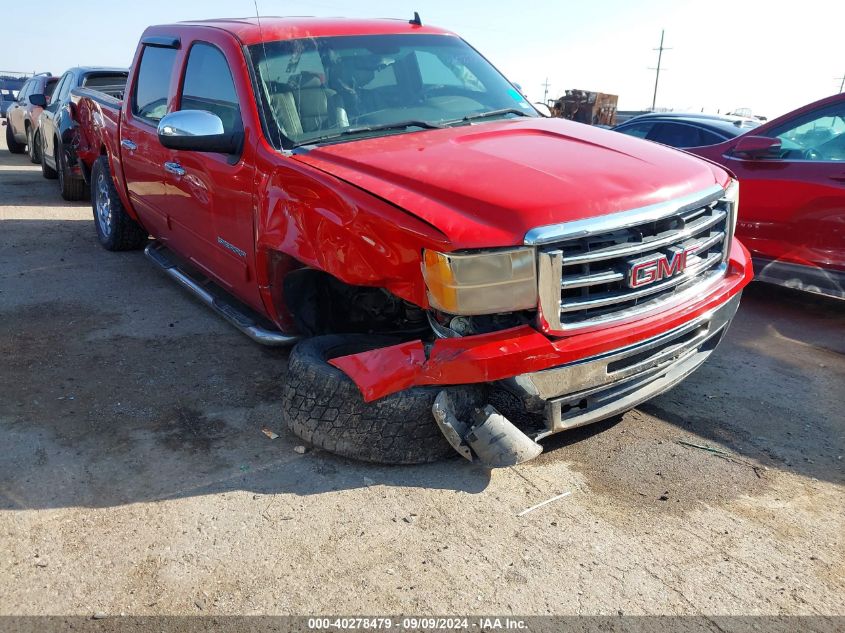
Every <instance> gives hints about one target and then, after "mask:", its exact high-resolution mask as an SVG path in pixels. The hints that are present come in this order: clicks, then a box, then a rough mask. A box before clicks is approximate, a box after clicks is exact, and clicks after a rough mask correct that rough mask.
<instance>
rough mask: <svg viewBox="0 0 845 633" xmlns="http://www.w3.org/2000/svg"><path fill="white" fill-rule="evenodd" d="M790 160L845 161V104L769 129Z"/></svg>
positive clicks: (769, 134) (770, 134)
mask: <svg viewBox="0 0 845 633" xmlns="http://www.w3.org/2000/svg"><path fill="white" fill-rule="evenodd" d="M766 136H776V137H777V138H779V139H780V141H781V145H782V147H783V149H784V150H785V155H784V157H785V158H788V159H790V160H814V161H819V160H822V161H828V160H836V161H840V160H845V104H842V103H840V104H836V105H834V106H830V107H828V108H825V109H823V110H820V111H817V112H812V113H810V114H806V115H804V116H802V117H800V118H798V119H794V120H792V121H790V122H789V123H785V124H784V125H782V126H780V127H779V128H776V129H774V130H771V131H770V132H769V133H768V134H767V135H766Z"/></svg>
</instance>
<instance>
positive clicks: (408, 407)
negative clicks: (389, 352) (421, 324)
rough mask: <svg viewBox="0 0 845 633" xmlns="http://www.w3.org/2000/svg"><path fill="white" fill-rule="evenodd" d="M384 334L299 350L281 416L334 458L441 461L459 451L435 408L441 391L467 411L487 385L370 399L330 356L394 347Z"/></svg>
mask: <svg viewBox="0 0 845 633" xmlns="http://www.w3.org/2000/svg"><path fill="white" fill-rule="evenodd" d="M395 343H396V341H395V340H392V339H389V338H386V337H379V336H366V335H329V336H318V337H315V338H310V339H306V340H304V341H302V342H301V343H299V344H297V345H296V347H294V348H293V351H292V352H291V354H290V358H289V361H288V374H287V380H286V381H285V385H284V389H283V395H282V406H283V409H282V417H283V420H284V422H285V424H286V426H287V427H288V429H290V430H291V431H292V432H293V433H294V434H295V435H297V436H298V437H300V438H302V439H303V440H305V441H306V442H309V443H311V444H313V445H315V446H318V447H320V448H323V449H325V450H327V451H330V452H332V453H336V454H338V455H342V456H344V457H351V458H353V459H360V460H362V461H367V462H376V463H380V464H420V463H427V462H434V461H437V460H440V459H443V458H444V457H447V456H449V455H454V454H455V451H454V449H452V447H451V446H450V445H449V443H448V442H447V441H446V438H445V437H443V434H442V433H441V432H440V429H439V427H438V426H437V423H436V422H435V420H434V416H433V415H432V412H431V407H432V405H433V404H434V399H435V398H436V397H437V394H438V393H440V391H441V390H443V389H447V390H449V391H450V394H451V395H452V401H453V402H455V403H456V404H457V405H458V407H459V408H460V409H463V411H464V412H468V411H469V410H470V409H471V408H472V406H474V405H481V404H483V396H484V387H483V386H480V385H464V386H458V387H440V386H436V387H428V386H426V387H411V388H410V389H405V390H404V391H400V392H398V393H394V394H391V395H389V396H385V397H384V398H380V399H379V400H376V401H374V402H364V399H363V397H362V395H361V392H360V391H359V389H358V387H357V385H355V383H354V382H352V380H351V379H350V378H349V377H348V376H347V375H346V374H345V373H344V372H342V371H341V370H339V369H337V368H336V367H333V366H332V365H329V363H328V362H327V361H328V360H329V359H331V358H337V357H339V356H345V355H347V354H354V353H357V352H361V351H365V350H368V349H376V348H379V347H384V346H387V345H391V344H395Z"/></svg>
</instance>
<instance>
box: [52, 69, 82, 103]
mask: <svg viewBox="0 0 845 633" xmlns="http://www.w3.org/2000/svg"><path fill="white" fill-rule="evenodd" d="M75 83H76V82H75V80H74V76H73V74H72V73H66V74H65V77H64V79H62V81H61V86H59V85H58V83H57V84H56V85H55V87H56V88H57V89H58V92H57V93H56V94H57V96H58V98H59V100H60V101H65V100H66V99H67V98H68V96H70V91H71V90H73V88H74V84H75ZM54 92H55V91H54ZM50 101H51V102H52V99H51V100H50Z"/></svg>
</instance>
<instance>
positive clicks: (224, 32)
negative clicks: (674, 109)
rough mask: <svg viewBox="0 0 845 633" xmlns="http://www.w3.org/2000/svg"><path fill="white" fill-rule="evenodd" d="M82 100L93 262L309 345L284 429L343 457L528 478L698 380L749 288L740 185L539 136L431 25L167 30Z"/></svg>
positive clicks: (464, 52)
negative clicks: (128, 257) (129, 271)
mask: <svg viewBox="0 0 845 633" xmlns="http://www.w3.org/2000/svg"><path fill="white" fill-rule="evenodd" d="M72 99H73V101H74V108H73V109H74V112H75V116H76V117H77V120H78V123H79V125H78V134H79V138H78V139H77V140H76V154H77V156H78V157H79V159H80V160H81V163H82V166H83V172H84V176H85V178H86V179H87V181H88V182H89V183H90V186H91V190H92V206H93V211H94V220H95V226H96V231H97V236H98V238H99V241H100V243H101V244H102V245H103V246H104V247H105V248H106V249H108V250H124V249H135V248H144V249H145V252H146V255H147V256H148V258H149V259H151V260H152V261H153V262H154V263H155V264H157V265H158V266H160V267H161V269H162V270H163V271H164V272H165V273H166V274H167V275H169V276H171V277H173V278H174V279H175V280H176V281H178V282H179V283H180V284H182V285H183V286H184V287H185V288H187V289H188V290H190V291H191V292H192V293H193V294H194V295H196V296H197V297H198V298H199V299H200V300H201V301H203V302H205V303H206V304H208V305H209V306H210V307H212V308H213V309H215V310H216V311H217V312H218V313H220V314H221V315H222V316H223V317H225V318H226V319H228V320H229V321H230V322H231V323H233V324H234V325H235V326H237V327H238V328H240V329H241V330H242V331H244V332H245V333H246V334H247V335H249V336H250V337H251V338H253V339H255V340H256V341H258V342H259V343H264V344H268V345H289V344H293V343H296V346H295V347H294V348H293V350H292V352H291V354H290V360H289V370H288V374H287V379H286V382H285V384H284V385H283V386H282V385H280V392H281V401H282V416H283V418H284V420H285V422H286V424H287V425H288V427H289V428H290V429H291V430H292V431H293V432H294V433H295V434H296V435H298V436H299V437H301V438H303V439H305V440H306V441H308V442H310V443H312V444H314V445H316V446H319V447H322V448H325V449H327V450H329V451H333V452H336V453H338V454H341V455H346V456H350V457H355V458H358V459H364V460H369V461H376V462H385V463H413V462H423V461H432V460H435V459H438V458H441V457H443V456H444V455H446V454H448V453H450V452H452V450H453V449H454V450H456V451H457V452H458V453H460V454H461V455H463V456H464V457H466V458H467V459H470V460H471V461H477V462H480V463H481V464H483V465H485V466H489V467H495V466H504V465H509V464H514V463H518V462H521V461H524V460H526V459H530V458H531V457H534V456H536V455H537V454H539V453H540V451H541V450H542V448H541V446H540V445H539V444H538V443H537V441H538V440H540V439H542V438H544V437H546V436H548V435H549V434H552V433H557V432H560V431H564V430H567V429H571V428H573V427H577V426H580V425H583V424H587V423H590V422H594V421H597V420H601V419H605V418H608V417H611V416H614V415H617V414H620V413H621V412H624V411H625V410H627V409H630V408H632V407H634V406H636V405H637V404H639V403H641V402H643V401H644V400H646V399H648V398H651V397H653V396H654V395H656V394H659V393H661V392H663V391H665V390H667V389H669V388H670V387H672V386H673V385H675V384H677V383H678V382H679V381H681V380H682V379H683V378H684V377H686V376H687V375H689V374H690V373H691V372H692V371H693V370H694V369H696V368H697V367H698V366H699V365H701V363H702V362H703V361H704V360H705V359H706V358H707V357H708V355H709V354H710V353H711V352H712V351H713V349H714V348H715V347H716V345H717V344H718V343H719V341H720V340H721V339H722V338H723V336H724V334H725V331H726V329H727V327H728V325H729V323H730V321H731V319H732V317H733V316H734V314H735V312H736V310H737V307H738V305H739V299H740V294H741V290H742V288H743V287H744V286H745V285H746V284H747V283H748V282H749V281H750V279H751V276H752V272H751V266H750V260H749V256H748V252H747V251H746V250H745V248H744V247H743V246H742V245H741V244H740V243H739V242H737V241H736V239H734V236H733V234H734V226H735V222H736V214H737V202H738V186H737V183H736V181H735V180H734V179H732V177H731V176H730V175H729V174H728V172H726V171H725V170H724V169H722V168H721V167H718V166H716V165H715V164H713V163H710V162H706V161H704V160H701V159H699V158H696V157H693V156H691V155H688V154H685V153H682V152H679V151H676V150H673V149H670V148H667V147H662V146H659V145H657V144H654V143H649V142H647V141H642V140H639V139H635V138H631V137H628V136H625V135H622V134H616V133H613V132H609V131H605V130H601V129H596V128H593V127H589V126H586V125H582V124H579V123H574V122H569V121H564V120H560V119H548V118H543V117H541V116H540V115H539V114H538V113H537V111H536V110H535V109H534V108H533V107H532V106H531V105H530V103H528V102H527V101H526V100H525V98H524V97H523V96H522V95H521V94H520V92H519V91H518V90H517V89H516V88H515V87H514V86H513V84H511V83H509V82H508V81H507V80H506V79H505V78H504V77H503V76H502V75H501V74H500V73H499V72H498V71H497V70H496V69H495V68H494V67H493V66H492V65H491V64H490V63H489V62H488V61H486V60H485V59H484V58H483V57H482V56H481V55H480V54H479V53H478V52H477V51H475V50H474V49H473V48H472V47H470V46H469V45H468V44H467V43H466V42H464V41H463V40H462V39H461V38H460V37H458V36H457V35H455V34H453V33H451V32H449V31H446V30H443V29H439V28H434V27H431V26H427V25H423V24H422V23H421V21H420V20H419V18H418V17H417V16H415V18H414V19H413V20H411V21H410V22H408V21H403V20H344V19H317V18H264V19H261V20H258V19H242V20H209V21H200V22H189V23H180V24H172V25H166V26H154V27H150V28H148V29H147V30H146V31H145V32H144V34H143V37H142V39H141V41H140V43H139V45H138V48H137V51H136V53H135V58H134V62H133V64H132V67H131V69H130V71H129V80H128V83H127V85H126V90H125V94H124V99H122V100H120V101H119V100H117V99H114V98H112V97H109V96H108V95H105V94H103V93H99V92H96V91H93V90H90V89H87V88H80V89H76V90H75V91H74V92H73V93H72ZM150 236H152V238H153V239H152V240H151V239H150ZM491 394H492V395H491ZM502 394H505V395H507V399H506V402H510V403H514V402H515V403H517V404H518V406H519V408H518V411H519V412H520V415H519V417H518V419H517V416H515V415H511V416H510V417H511V418H512V419H509V418H508V417H506V416H505V415H502V413H500V412H499V411H497V410H496V409H495V408H494V407H493V406H492V405H491V404H490V402H491V400H492V401H494V402H498V401H499V400H500V398H499V396H501V395H502ZM493 395H495V396H496V397H495V398H494V397H493ZM500 408H503V407H500ZM503 410H505V409H504V408H503ZM505 412H507V411H506V410H505ZM523 413H524V414H525V415H522V414H523Z"/></svg>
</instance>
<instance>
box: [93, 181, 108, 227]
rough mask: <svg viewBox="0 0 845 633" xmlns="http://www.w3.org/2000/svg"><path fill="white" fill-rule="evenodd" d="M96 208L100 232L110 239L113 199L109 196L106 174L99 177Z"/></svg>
mask: <svg viewBox="0 0 845 633" xmlns="http://www.w3.org/2000/svg"><path fill="white" fill-rule="evenodd" d="M96 207H97V224H99V226H100V232H102V234H103V235H104V236H105V237H108V236H109V235H110V234H111V197H110V196H109V186H108V183H107V182H106V175H105V174H100V175H99V176H98V177H97V193H96Z"/></svg>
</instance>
